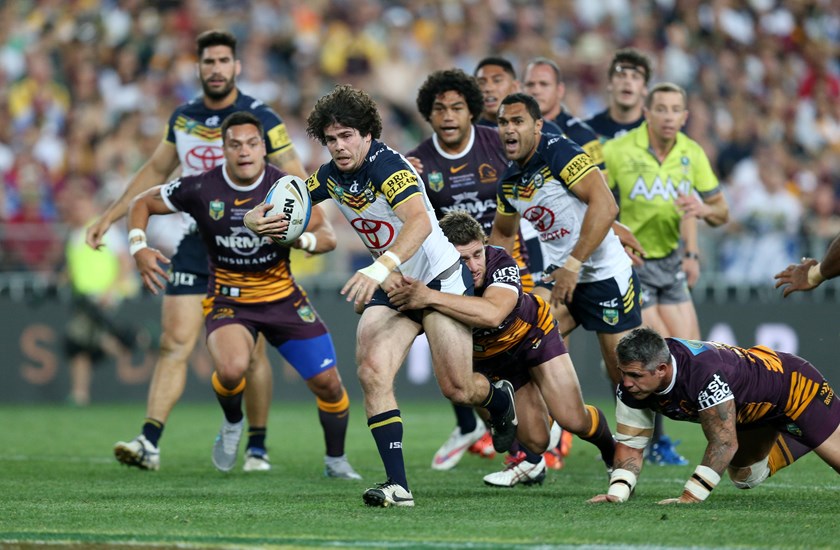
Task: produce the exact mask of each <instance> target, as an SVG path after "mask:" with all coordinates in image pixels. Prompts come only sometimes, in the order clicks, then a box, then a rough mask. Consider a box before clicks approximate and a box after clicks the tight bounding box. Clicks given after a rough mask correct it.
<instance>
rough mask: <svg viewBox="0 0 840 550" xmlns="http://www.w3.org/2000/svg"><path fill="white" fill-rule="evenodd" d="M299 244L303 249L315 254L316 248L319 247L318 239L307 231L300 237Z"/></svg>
mask: <svg viewBox="0 0 840 550" xmlns="http://www.w3.org/2000/svg"><path fill="white" fill-rule="evenodd" d="M298 244H300V247H301V249H303V250H306V251H307V252H315V248H316V247H317V246H318V237H316V236H315V233H310V232H309V231H305V232H304V233H302V234H301V236H300V237H298Z"/></svg>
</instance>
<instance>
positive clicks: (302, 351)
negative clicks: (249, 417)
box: [128, 112, 361, 479]
mask: <svg viewBox="0 0 840 550" xmlns="http://www.w3.org/2000/svg"><path fill="white" fill-rule="evenodd" d="M221 133H222V150H223V152H224V158H225V163H224V165H222V166H217V167H216V168H214V169H212V170H210V171H208V172H204V173H203V174H199V175H196V176H184V177H182V178H180V179H176V180H174V181H173V182H171V183H168V184H166V185H163V186H159V187H154V188H152V189H149V190H148V191H146V192H144V193H142V194H141V195H139V196H138V197H136V198H135V199H134V200H133V201H132V203H131V207H130V208H129V213H128V216H129V228H130V231H129V240H130V242H131V253H132V255H133V256H134V260H135V262H136V263H137V268H138V269H139V271H140V274H141V276H142V278H143V283H144V284H145V285H146V287H147V288H148V289H149V290H151V291H152V292H155V293H157V290H158V289H163V288H164V284H163V283H162V282H161V278H163V277H165V276H166V273H165V272H164V271H163V269H162V268H161V267H160V265H159V262H164V263H166V262H167V259H166V258H165V257H164V256H163V255H162V254H161V253H160V252H159V251H157V250H155V249H153V248H149V247H148V246H147V245H146V242H145V240H144V239H138V240H133V241H132V240H131V239H132V238H133V237H134V236H139V237H143V236H144V230H145V228H146V226H147V224H148V221H149V217H150V216H152V215H163V214H172V213H174V212H185V213H187V214H189V215H190V216H192V217H193V219H194V220H195V221H196V224H197V226H198V233H199V235H200V236H201V238H202V240H203V241H204V244H205V246H206V247H207V250H208V251H209V253H210V278H209V285H208V288H207V297H206V298H205V299H204V301H203V303H202V306H203V309H204V324H205V328H206V330H207V348H208V349H209V350H210V355H211V357H212V358H213V363H214V365H215V368H216V372H215V373H213V389H214V390H215V392H216V398H217V399H218V401H219V404H220V405H221V407H222V410H223V411H224V416H225V418H224V421H223V422H222V427H221V429H220V431H219V436H218V437H217V438H216V443H215V445H214V446H213V464H214V465H215V466H216V468H218V469H219V470H221V471H223V472H227V471H230V470H231V469H233V467H234V465H235V464H236V457H237V454H238V449H239V441H240V439H241V437H242V430H243V426H244V420H243V414H242V396H243V393H244V390H245V388H246V386H247V384H246V374H249V373H250V368H252V367H251V366H250V357H251V355H252V353H253V351H254V348H255V347H256V343H257V335H258V334H262V335H263V336H264V337H265V338H266V340H268V342H269V343H270V344H271V345H272V346H274V347H275V348H276V349H277V351H278V352H280V354H281V355H282V356H283V357H284V358H285V359H286V360H287V361H288V362H289V364H291V365H292V367H294V368H295V370H297V371H298V373H299V374H300V375H301V377H303V379H304V380H305V381H306V384H307V386H308V387H309V389H310V390H311V391H312V393H313V394H315V397H316V400H317V402H318V411H319V419H320V421H321V425H322V427H323V429H324V437H325V440H326V447H327V453H326V456H325V457H324V462H325V468H326V469H325V473H326V475H328V476H330V477H341V478H344V479H361V476H359V474H357V473H356V472H355V471H354V470H353V468H352V467H351V466H350V463H349V462H348V461H347V457H346V456H345V454H344V439H345V436H346V434H347V424H348V420H349V408H350V400H349V398H348V397H347V391H346V390H345V389H344V385H343V384H342V383H341V377H340V376H339V374H338V368H337V367H336V358H335V349H334V348H333V343H332V339H331V338H330V334H329V332H328V331H327V327H326V326H325V325H324V323H323V322H322V321H321V319H320V318H319V317H318V314H317V313H316V312H315V309H314V307H312V304H311V303H310V302H309V300H308V298H307V296H306V293H305V292H304V291H303V289H302V288H301V287H300V286H298V285H297V283H296V282H295V280H294V278H293V277H292V273H291V271H290V265H289V248H288V247H284V246H280V245H277V244H275V243H274V242H273V241H272V240H271V239H269V238H267V237H259V236H256V235H254V234H253V233H251V232H250V231H248V230H247V229H246V228H243V227H242V219H243V217H244V215H245V213H246V212H248V210H249V209H250V205H251V204H254V203H258V202H260V201H262V199H263V197H265V195H266V194H267V193H268V190H269V189H270V188H271V186H272V184H273V183H274V182H275V181H277V180H278V179H279V178H280V177H281V176H283V175H285V174H284V172H282V171H280V170H279V169H277V168H275V167H274V166H270V165H266V163H265V142H264V141H263V135H264V131H263V127H262V124H261V123H260V121H259V119H258V118H257V117H256V116H255V115H253V114H251V113H249V112H236V113H233V114H232V115H230V116H228V117H227V118H225V120H224V122H222V126H221ZM286 225H287V226H288V222H287V223H286ZM309 228H310V229H311V236H310V238H311V239H312V243H313V246H311V247H310V249H309V251H310V252H312V253H320V252H328V251H330V250H332V249H333V248H335V233H334V232H333V229H332V226H331V225H330V224H329V222H328V221H327V220H326V218H325V217H324V216H323V214H322V213H321V212H320V211H319V210H313V212H312V219H311V222H310V224H309ZM295 247H296V248H300V247H301V244H300V240H298V241H296V242H295Z"/></svg>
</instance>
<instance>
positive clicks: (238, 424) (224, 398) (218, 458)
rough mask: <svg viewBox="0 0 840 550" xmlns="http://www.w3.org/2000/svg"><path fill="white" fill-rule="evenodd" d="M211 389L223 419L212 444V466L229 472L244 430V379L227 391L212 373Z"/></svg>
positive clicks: (216, 375) (234, 461)
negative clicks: (222, 412)
mask: <svg viewBox="0 0 840 550" xmlns="http://www.w3.org/2000/svg"><path fill="white" fill-rule="evenodd" d="M212 382H213V389H214V390H215V391H216V399H218V401H219V404H220V405H221V406H222V411H224V415H225V418H224V420H222V427H221V428H220V429H219V435H217V436H216V441H215V442H214V444H213V455H212V458H213V465H214V466H215V467H216V469H218V470H219V471H222V472H229V471H231V470H232V469H233V467H234V466H236V457H237V455H238V454H239V442H240V441H241V440H242V432H243V431H244V428H245V415H244V414H243V413H242V395H243V393H244V391H245V379H244V378H243V379H242V381H241V382H240V383H239V385H238V386H237V387H236V388H234V389H232V390H229V389H227V388H225V387H224V386H223V385H222V383H221V381H220V380H219V376H218V374H217V373H215V372H214V373H213V378H212Z"/></svg>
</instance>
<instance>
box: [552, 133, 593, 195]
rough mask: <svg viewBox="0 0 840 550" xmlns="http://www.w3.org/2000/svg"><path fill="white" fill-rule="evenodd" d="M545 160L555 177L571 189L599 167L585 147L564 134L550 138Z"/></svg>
mask: <svg viewBox="0 0 840 550" xmlns="http://www.w3.org/2000/svg"><path fill="white" fill-rule="evenodd" d="M545 161H546V162H547V163H548V166H549V169H550V170H551V173H552V174H553V175H554V177H556V178H557V179H559V180H560V181H562V182H563V183H564V184H565V185H566V187H568V188H570V189H571V188H572V187H574V185H575V184H576V183H577V182H578V181H580V180H581V179H582V178H583V177H584V176H585V175H586V174H588V173H589V172H592V171H593V170H595V169H596V168H597V167H596V166H595V164H594V163H593V162H592V157H590V156H589V155H588V154H586V151H584V150H583V148H581V147H580V146H579V145H578V144H577V143H575V142H573V141H572V140H570V139H568V138H565V137H562V136H552V137H551V138H550V139H549V141H548V143H547V146H546V148H545Z"/></svg>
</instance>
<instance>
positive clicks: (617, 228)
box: [612, 221, 647, 266]
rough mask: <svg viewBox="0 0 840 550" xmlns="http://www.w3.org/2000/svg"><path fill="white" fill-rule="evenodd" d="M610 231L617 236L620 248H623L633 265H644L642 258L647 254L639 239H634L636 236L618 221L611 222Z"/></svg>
mask: <svg viewBox="0 0 840 550" xmlns="http://www.w3.org/2000/svg"><path fill="white" fill-rule="evenodd" d="M612 230H613V232H614V233H615V234H616V236H618V240H619V241H621V246H623V247H624V250H625V252H627V255H628V256H629V257H630V261H632V262H633V265H634V266H641V265H644V263H645V261H644V257H645V256H646V255H647V252H646V251H645V248H644V247H643V246H642V243H640V242H639V239H637V238H636V235H634V234H633V231H632V230H631V229H630V228H629V227H627V226H626V225H624V224H623V223H621V222H619V221H614V222H613V224H612Z"/></svg>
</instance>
